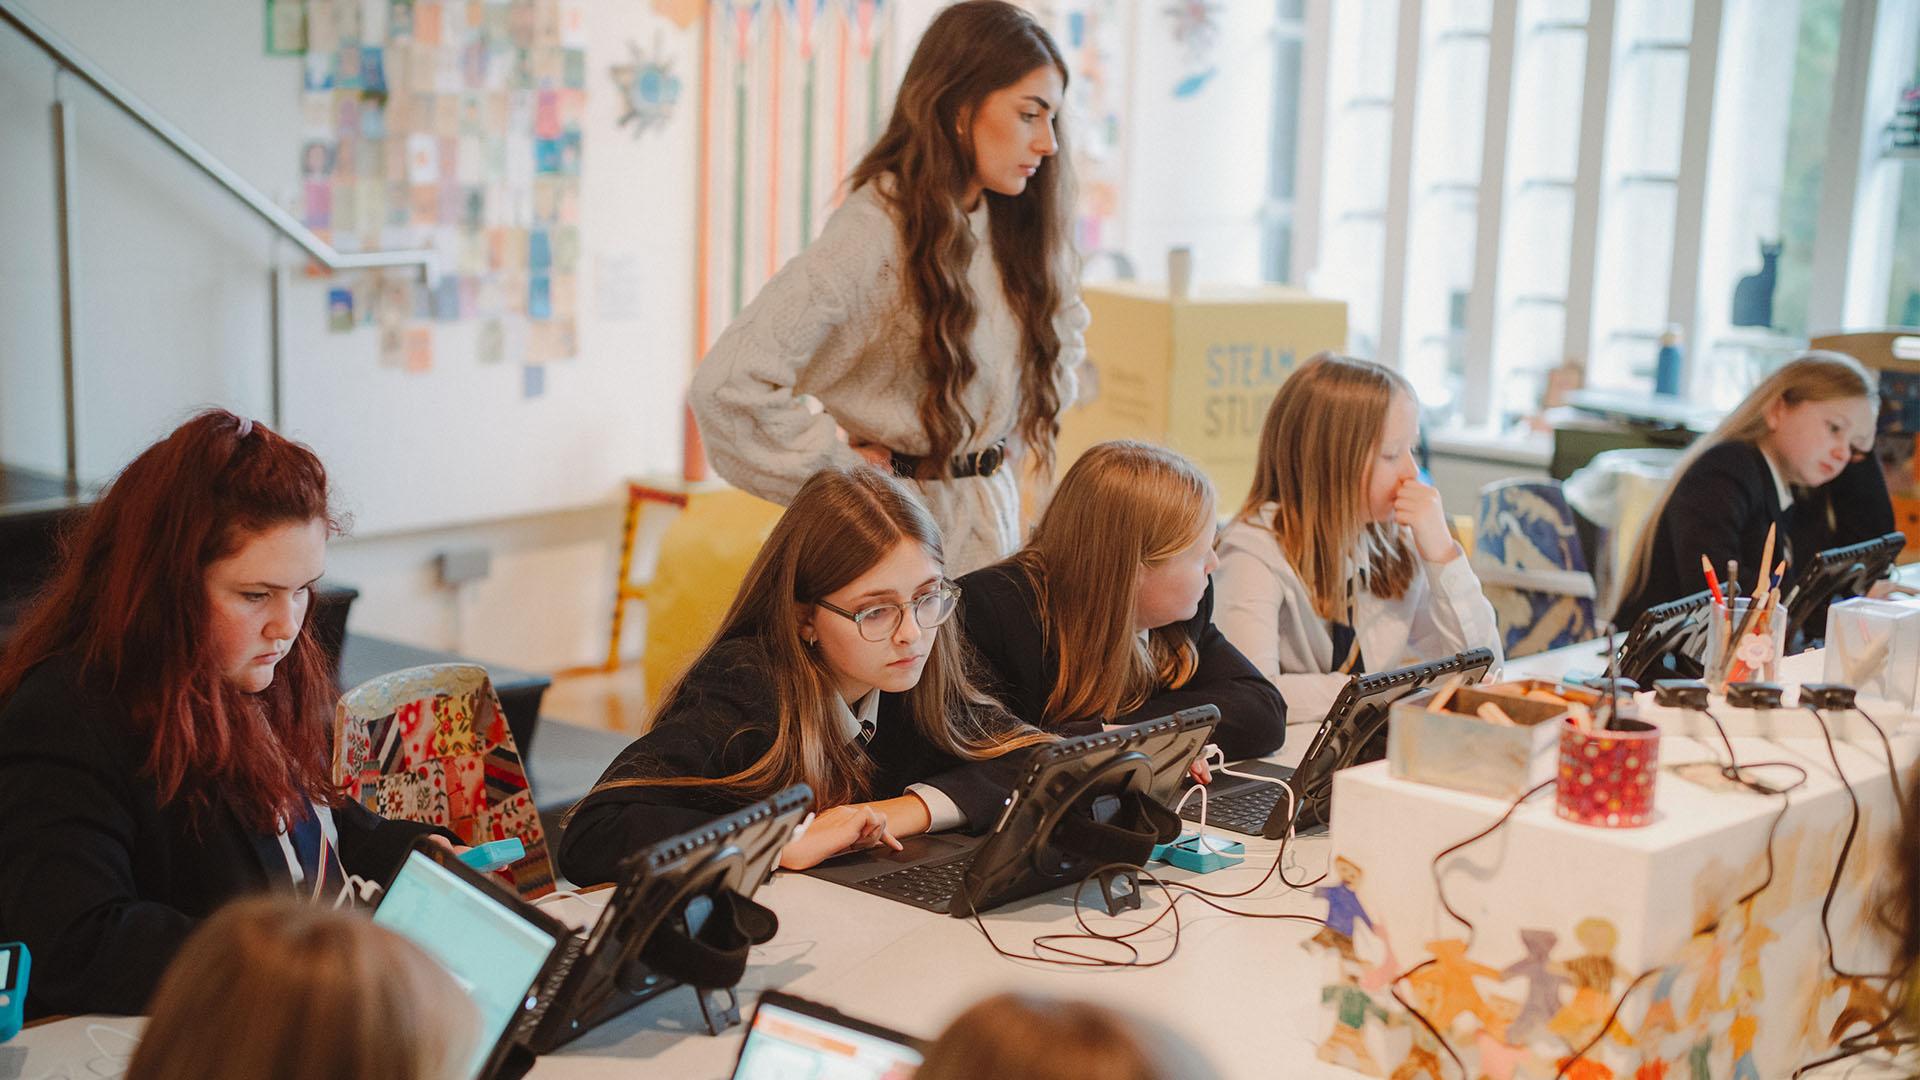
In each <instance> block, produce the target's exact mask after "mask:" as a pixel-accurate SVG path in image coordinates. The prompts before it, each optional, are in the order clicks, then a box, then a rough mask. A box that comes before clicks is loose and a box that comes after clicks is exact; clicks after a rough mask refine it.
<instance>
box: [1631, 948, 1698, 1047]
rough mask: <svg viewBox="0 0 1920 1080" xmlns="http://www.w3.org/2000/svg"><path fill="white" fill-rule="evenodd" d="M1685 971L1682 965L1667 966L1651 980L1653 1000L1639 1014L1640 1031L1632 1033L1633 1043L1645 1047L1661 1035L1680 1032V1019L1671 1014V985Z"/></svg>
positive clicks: (1677, 980)
mask: <svg viewBox="0 0 1920 1080" xmlns="http://www.w3.org/2000/svg"><path fill="white" fill-rule="evenodd" d="M1685 971H1686V966H1685V964H1684V963H1682V964H1669V965H1667V966H1666V967H1663V968H1661V969H1660V976H1659V977H1658V978H1656V979H1654V980H1653V999H1652V1000H1651V1001H1648V1002H1647V1011H1646V1012H1645V1013H1643V1014H1641V1017H1640V1030H1639V1031H1637V1032H1635V1033H1634V1041H1635V1042H1636V1043H1638V1044H1640V1045H1643V1046H1644V1045H1646V1044H1647V1043H1648V1042H1650V1041H1651V1040H1653V1039H1656V1038H1659V1037H1660V1036H1661V1035H1672V1034H1674V1033H1675V1032H1678V1031H1679V1030H1680V1018H1679V1017H1677V1016H1675V1015H1674V1014H1673V984H1674V983H1677V982H1679V981H1680V976H1681V974H1682V973H1684V972H1685Z"/></svg>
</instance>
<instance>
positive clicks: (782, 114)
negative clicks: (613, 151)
mask: <svg viewBox="0 0 1920 1080" xmlns="http://www.w3.org/2000/svg"><path fill="white" fill-rule="evenodd" d="M892 8H893V5H892V4H889V3H887V2H886V0H714V2H713V3H712V4H711V6H710V8H709V11H708V18H707V23H706V32H707V34H708V35H709V42H708V45H707V47H706V48H705V49H704V51H703V55H704V63H703V65H702V68H701V71H700V101H701V103H702V115H701V121H700V122H701V133H700V163H699V184H700V199H701V205H702V207H703V208H704V209H702V210H701V211H700V220H699V222H698V228H699V229H700V230H701V236H700V238H699V252H700V253H701V254H700V259H699V266H698V267H697V272H698V276H699V296H698V297H697V298H696V301H695V304H696V312H697V314H696V324H695V334H696V341H695V347H696V348H697V349H698V350H699V351H700V353H701V354H702V355H704V354H705V353H706V350H707V349H709V348H711V347H712V345H713V340H714V339H715V338H716V337H718V336H719V334H720V332H721V331H722V330H724V329H725V321H726V320H730V319H732V318H733V317H734V316H736V315H738V314H739V313H740V311H741V309H743V308H744V307H746V305H747V304H749V303H751V302H752V301H753V297H754V294H755V293H757V292H758V291H759V289H760V286H761V285H763V284H765V283H766V281H767V279H768V278H770V277H772V276H773V275H774V274H775V273H777V272H778V271H779V269H780V267H781V266H783V265H785V264H786V262H787V260H789V259H791V258H793V256H794V255H796V254H798V253H799V252H800V250H801V249H802V248H804V247H805V246H806V245H807V244H808V243H811V242H812V240H813V238H814V237H815V236H816V235H818V233H819V230H820V228H821V227H822V226H823V225H824V224H825V222H826V217H827V212H828V211H829V210H831V209H832V207H834V206H835V205H837V204H838V202H839V199H840V197H841V195H842V192H841V181H842V180H844V179H845V178H846V173H847V170H848V169H850V168H852V166H853V163H854V162H855V161H857V160H858V159H859V155H860V153H861V152H862V151H863V150H864V148H865V147H866V146H867V145H869V144H870V143H871V142H872V140H873V138H874V136H875V135H876V134H878V132H879V129H880V127H881V125H882V124H883V123H884V122H885V120H886V115H885V110H886V109H887V108H889V107H890V106H891V102H892V100H893V93H894V90H895V83H896V82H897V81H898V73H897V72H895V71H893V70H892V65H891V63H890V60H891V56H890V54H889V51H888V50H887V49H886V48H885V47H884V43H885V40H886V38H887V31H888V29H889V27H890V22H889V20H890V19H891V18H892V17H893V16H892ZM829 80H830V82H831V90H832V92H831V93H828V92H826V90H827V85H826V84H827V83H828V81H829Z"/></svg>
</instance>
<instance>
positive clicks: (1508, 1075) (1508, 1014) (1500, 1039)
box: [1473, 997, 1533, 1080]
mask: <svg viewBox="0 0 1920 1080" xmlns="http://www.w3.org/2000/svg"><path fill="white" fill-rule="evenodd" d="M1487 1007H1488V1008H1489V1009H1491V1010H1492V1011H1493V1015H1494V1020H1495V1023H1492V1024H1489V1025H1487V1026H1486V1027H1483V1028H1481V1029H1480V1030H1479V1031H1476V1032H1474V1033H1473V1041H1474V1047H1475V1049H1477V1050H1478V1051H1479V1053H1480V1080H1513V1078H1514V1074H1515V1073H1517V1072H1518V1071H1519V1069H1520V1065H1521V1063H1523V1062H1525V1061H1526V1060H1527V1059H1528V1058H1530V1057H1532V1056H1533V1052H1532V1051H1531V1050H1528V1049H1527V1048H1526V1046H1525V1045H1520V1046H1515V1045H1514V1035H1513V1031H1514V1021H1515V1018H1517V1017H1518V1016H1519V1015H1520V1003H1519V1002H1517V1001H1514V1000H1513V999H1511V998H1503V997H1488V998H1487ZM1520 1041H1521V1042H1522V1043H1524V1042H1525V1040H1520Z"/></svg>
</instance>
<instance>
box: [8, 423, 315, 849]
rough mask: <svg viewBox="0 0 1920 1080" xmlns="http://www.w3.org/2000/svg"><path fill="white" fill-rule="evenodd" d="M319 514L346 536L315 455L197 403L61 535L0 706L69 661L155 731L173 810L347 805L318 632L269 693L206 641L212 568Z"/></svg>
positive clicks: (246, 813) (149, 733)
mask: <svg viewBox="0 0 1920 1080" xmlns="http://www.w3.org/2000/svg"><path fill="white" fill-rule="evenodd" d="M315 520H320V521H325V522H326V523H327V527H328V531H329V532H330V533H337V532H338V531H339V527H340V523H339V522H338V521H337V520H336V519H335V518H333V517H332V516H331V515H330V513H329V511H328V509H327V472H326V469H325V468H324V467H323V466H322V465H321V464H320V459H319V458H318V457H315V456H314V453H313V451H311V450H309V449H307V448H306V447H305V446H302V445H300V444H299V443H296V442H292V441H290V440H288V439H285V438H282V437H281V436H279V435H277V434H275V433H274V432H273V431H271V430H269V429H268V428H267V427H266V426H265V425H263V424H259V423H255V422H253V421H251V420H244V419H242V418H241V417H238V416H235V415H234V414H233V413H230V412H227V411H226V410H224V409H210V410H208V411H206V412H203V413H200V414H199V415H197V416H195V417H194V418H193V419H191V420H188V421H187V422H186V423H184V424H182V425H180V427H179V428H178V429H176V430H175V431H174V432H173V434H171V435H169V436H167V437H166V438H165V439H163V440H161V441H160V442H158V443H155V444H154V445H153V446H151V447H148V448H147V450H146V451H144V452H143V453H141V455H140V456H139V457H137V458H135V459H133V463H132V464H130V465H128V466H127V467H126V469H125V470H123V471H122V472H121V473H120V475H119V476H118V477H117V478H116V479H114V481H113V482H112V484H111V485H109V486H108V488H107V489H106V492H105V493H104V494H103V495H101V497H100V499H99V501H98V502H96V503H95V504H94V505H93V506H92V508H91V509H89V510H88V511H87V512H86V515H85V516H84V518H83V519H82V520H81V522H80V523H79V525H78V526H77V527H76V529H75V531H74V532H73V533H72V534H70V535H68V536H67V537H65V538H64V540H63V542H62V554H61V558H60V563H59V567H58V569H57V570H55V572H54V575H53V578H52V579H51V580H50V581H49V582H48V583H47V585H46V587H45V588H44V589H42V590H41V592H40V594H39V596H38V598H37V599H36V600H35V602H34V604H33V606H32V608H31V609H30V610H29V611H28V612H27V614H26V616H25V617H24V618H23V619H22V620H21V623H20V628H19V631H18V632H17V634H16V636H15V637H14V639H13V640H12V641H11V642H10V643H9V644H8V647H7V649H6V651H5V653H4V654H0V701H4V700H5V699H6V698H8V697H10V696H11V695H12V694H13V692H14V691H15V690H17V689H19V687H20V683H21V681H22V680H24V679H25V678H26V677H27V673H28V672H30V671H32V670H33V669H34V668H35V667H37V666H38V665H40V664H42V663H44V662H45V661H47V660H48V659H50V658H53V657H55V656H62V655H65V656H71V657H73V658H74V659H75V660H76V661H77V662H78V663H79V665H80V680H81V682H82V683H83V685H86V686H98V687H107V688H110V691H109V692H110V693H111V694H112V695H113V697H114V698H115V700H116V701H117V702H119V703H120V704H121V705H123V706H124V707H125V709H126V712H127V715H128V717H129V718H130V719H131V720H132V722H133V724H134V725H135V727H136V728H137V729H138V730H139V731H140V732H141V733H143V734H144V735H145V736H146V737H147V738H148V739H149V740H151V744H150V746H149V748H148V752H147V760H146V769H147V771H148V772H149V773H151V774H152V776H153V779H154V782H155V785H156V786H157V789H158V791H159V797H160V801H161V803H162V805H165V804H167V803H170V802H172V801H173V800H175V799H179V800H182V801H183V802H184V803H185V804H186V806H187V807H188V808H189V809H190V810H191V811H192V812H193V814H194V816H195V817H196V818H197V817H199V816H200V815H201V814H203V813H204V812H205V811H206V809H207V808H208V807H209V806H211V805H213V804H215V803H218V802H221V801H225V802H228V803H230V804H231V805H232V806H233V807H234V809H235V811H236V812H237V813H238V814H239V815H240V817H241V820H242V821H243V823H245V824H246V825H247V826H249V827H250V828H253V829H257V830H259V831H262V832H271V831H274V829H276V828H277V823H278V822H279V821H281V820H283V819H295V818H298V817H301V816H304V814H305V813H306V810H305V803H306V801H307V800H309V799H318V800H320V801H323V802H335V803H337V802H338V800H339V798H340V795H339V792H338V790H337V789H336V788H335V787H334V786H333V782H332V775H331V771H330V768H329V765H328V759H327V741H328V737H329V732H330V731H331V725H332V717H333V702H334V697H335V691H334V688H333V684H332V679H331V678H330V677H329V675H328V672H327V664H326V658H325V657H324V656H323V655H322V653H321V649H320V646H319V645H318V644H317V643H316V642H315V641H314V639H313V635H312V634H308V633H305V632H304V630H305V627H304V626H303V627H302V631H303V632H302V633H300V634H298V635H296V636H295V638H294V641H293V645H292V647H291V649H290V651H289V652H288V653H287V656H286V658H285V659H283V660H281V661H280V664H279V666H278V667H277V668H276V669H275V670H274V675H273V683H272V684H271V685H270V686H268V687H267V688H266V689H265V690H263V691H261V692H259V693H257V694H249V693H244V692H242V691H241V690H239V689H237V688H235V687H234V686H232V685H231V684H229V683H228V682H227V680H226V679H225V678H224V677H223V675H222V674H221V672H220V670H219V667H218V664H217V661H216V658H215V657H214V656H213V654H212V652H211V650H209V649H208V648H206V641H207V639H208V636H209V634H210V632H211V630H210V627H211V624H212V614H211V608H210V605H209V603H208V599H207V586H206V573H207V567H208V566H209V565H211V564H212V563H214V562H217V561H218V560H220V559H223V558H225V557H227V556H228V555H231V554H233V553H234V552H235V551H237V550H239V549H240V548H241V547H242V546H243V545H244V544H245V543H246V542H247V540H248V539H250V538H251V537H252V536H254V535H256V534H258V533H260V532H261V531H263V530H266V529H270V528H273V527H275V526H279V525H283V524H287V523H305V522H309V521H315ZM307 610H308V615H309V616H311V614H312V606H311V605H310V604H309V606H308V609H307Z"/></svg>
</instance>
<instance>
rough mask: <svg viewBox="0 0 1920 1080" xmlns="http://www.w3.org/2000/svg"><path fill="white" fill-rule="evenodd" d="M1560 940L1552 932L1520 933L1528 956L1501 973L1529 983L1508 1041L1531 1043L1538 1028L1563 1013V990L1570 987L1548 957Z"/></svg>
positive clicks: (1533, 931)
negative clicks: (1524, 1000)
mask: <svg viewBox="0 0 1920 1080" xmlns="http://www.w3.org/2000/svg"><path fill="white" fill-rule="evenodd" d="M1558 940H1560V939H1559V935H1557V934H1555V933H1554V932H1553V931H1551V930H1522V931H1520V945H1521V947H1522V948H1524V949H1526V950H1527V955H1526V956H1525V957H1524V958H1523V959H1520V960H1516V961H1515V962H1513V963H1511V964H1508V965H1507V966H1506V968H1505V969H1504V970H1502V971H1501V972H1500V977H1501V978H1503V979H1515V978H1525V979H1526V980H1527V1000H1526V1004H1525V1005H1524V1006H1523V1007H1522V1008H1521V1010H1520V1015H1519V1016H1516V1017H1514V1019H1513V1024H1512V1026H1511V1027H1509V1028H1508V1029H1507V1041H1508V1042H1515V1043H1528V1042H1532V1041H1533V1038H1534V1035H1535V1033H1536V1032H1537V1031H1538V1030H1539V1028H1540V1027H1541V1026H1542V1025H1544V1024H1545V1023H1546V1022H1547V1021H1549V1020H1551V1019H1553V1017H1554V1015H1555V1014H1556V1013H1558V1012H1559V1011H1560V989H1561V988H1562V987H1564V986H1566V985H1567V979H1566V977H1565V975H1564V974H1563V972H1564V971H1565V970H1566V969H1565V968H1564V967H1563V966H1561V965H1560V964H1557V963H1555V962H1554V961H1553V960H1551V959H1550V958H1549V957H1550V956H1551V954H1552V953H1553V945H1554V942H1556V941H1558Z"/></svg>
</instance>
